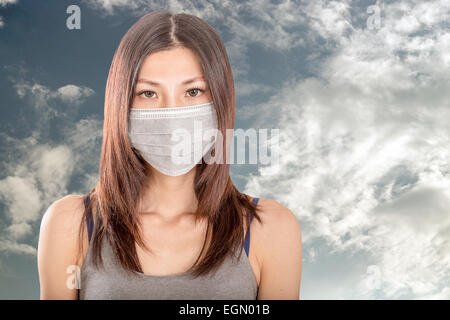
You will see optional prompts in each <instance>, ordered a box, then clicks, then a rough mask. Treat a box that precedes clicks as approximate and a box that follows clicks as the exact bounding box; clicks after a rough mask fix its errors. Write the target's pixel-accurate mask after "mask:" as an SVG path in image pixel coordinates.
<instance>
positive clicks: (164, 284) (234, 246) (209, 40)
mask: <svg viewBox="0 0 450 320" xmlns="http://www.w3.org/2000/svg"><path fill="white" fill-rule="evenodd" d="M233 81H234V80H233V76H232V71H231V67H230V63H229V60H228V56H227V54H226V50H225V47H224V45H223V43H222V41H221V39H220V37H219V36H218V34H217V33H216V32H215V30H214V29H213V28H212V27H211V26H210V25H208V24H207V23H206V22H204V21H203V20H201V19H199V18H197V17H195V16H192V15H188V14H183V13H181V14H171V13H169V12H167V11H155V12H152V13H150V14H147V15H145V16H144V17H142V18H141V19H140V20H139V21H138V22H137V23H136V24H135V25H133V26H132V27H131V29H130V30H129V31H128V32H127V33H126V34H125V36H124V37H123V38H122V40H121V42H120V44H119V47H118V49H117V51H116V53H115V55H114V58H113V61H112V64H111V68H110V71H109V75H108V80H107V85H106V94H105V114H104V115H105V119H104V128H103V145H102V152H101V159H100V176H99V181H98V183H97V185H96V186H95V187H94V188H93V189H92V190H91V191H90V192H89V193H88V194H87V195H85V196H82V195H68V196H65V197H63V198H62V199H59V200H57V201H55V202H54V203H52V204H51V206H50V207H49V208H48V210H47V211H46V213H45V214H44V217H43V219H42V223H41V230H40V238H39V247H38V268H39V278H40V288H41V299H298V298H299V290H300V280H301V267H302V247H301V231H300V226H299V223H298V221H297V219H296V217H295V215H294V214H293V213H292V212H291V211H290V210H289V209H287V208H286V207H284V206H282V205H281V204H279V203H278V202H277V201H275V200H271V199H258V198H252V197H250V196H248V195H246V194H243V193H240V192H239V191H238V190H237V189H236V188H235V186H234V185H233V183H232V181H231V179H230V175H229V164H228V163H227V162H228V161H222V163H217V162H211V163H206V162H205V161H201V160H204V156H205V155H206V153H207V152H205V151H211V150H212V152H211V155H213V154H214V153H217V152H216V151H217V150H226V149H225V148H226V147H227V145H226V144H227V140H226V139H223V140H222V141H223V143H221V142H220V141H219V140H218V139H217V136H216V140H214V139H213V140H212V141H213V144H209V145H207V148H205V149H202V150H201V151H202V152H201V153H200V154H199V156H198V154H197V156H194V157H193V158H194V160H193V161H191V162H190V163H189V162H188V163H186V162H183V163H179V162H177V163H175V162H174V161H171V157H170V155H171V154H173V151H174V143H173V142H171V140H170V138H169V137H170V134H169V130H170V129H175V128H182V129H185V130H186V132H188V133H192V132H193V123H194V120H195V121H200V122H202V124H204V125H205V127H206V128H209V129H216V130H218V132H220V133H222V135H223V137H226V133H225V131H226V129H232V128H233V127H234V117H235V90H234V83H233ZM202 141H203V139H202ZM187 145H188V146H190V145H191V144H190V142H188V143H187ZM221 148H222V149H221ZM253 217H254V219H252V218H253ZM252 221H253V223H251V222H252ZM86 230H87V233H86V232H85V231H86ZM250 235H251V237H250ZM250 248H251V250H250ZM74 275H76V277H75V280H79V282H78V281H77V282H75V283H76V285H75V286H74V285H73V283H74V282H73V279H74Z"/></svg>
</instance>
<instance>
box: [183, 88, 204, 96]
mask: <svg viewBox="0 0 450 320" xmlns="http://www.w3.org/2000/svg"><path fill="white" fill-rule="evenodd" d="M193 91H194V92H197V94H195V95H194V96H191V95H190V94H189V96H190V97H196V96H197V95H198V91H200V92H205V90H203V89H200V88H192V89H189V90H188V91H187V92H188V93H192V92H193Z"/></svg>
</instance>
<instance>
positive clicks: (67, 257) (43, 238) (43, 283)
mask: <svg viewBox="0 0 450 320" xmlns="http://www.w3.org/2000/svg"><path fill="white" fill-rule="evenodd" d="M83 213H84V204H83V196H81V195H67V196H65V197H63V198H61V199H58V200H56V201H54V202H53V203H51V204H50V206H49V207H48V208H47V210H46V211H45V213H44V215H43V217H42V221H41V227H40V232H39V243H38V272H39V282H40V289H41V299H77V291H76V290H74V289H75V288H74V287H71V286H68V285H67V279H68V276H69V275H68V272H71V270H73V268H74V267H76V266H78V267H80V266H81V263H82V262H80V261H79V260H80V257H79V255H78V252H79V251H78V249H79V244H80V240H79V230H80V223H81V219H82V217H83ZM85 241H86V242H87V236H86V239H85Z"/></svg>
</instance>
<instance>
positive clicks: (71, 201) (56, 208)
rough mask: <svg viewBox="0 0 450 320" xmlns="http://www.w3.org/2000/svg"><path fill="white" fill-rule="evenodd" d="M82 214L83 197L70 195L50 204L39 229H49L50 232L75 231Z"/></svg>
mask: <svg viewBox="0 0 450 320" xmlns="http://www.w3.org/2000/svg"><path fill="white" fill-rule="evenodd" d="M83 212H84V204H83V196H82V195H77V194H70V195H67V196H65V197H63V198H61V199H58V200H56V201H54V202H53V203H51V204H50V206H49V207H48V208H47V210H46V211H45V213H44V215H43V217H42V221H41V228H43V227H44V228H51V230H52V232H59V231H61V232H71V231H75V230H74V226H76V225H77V224H78V225H79V223H80V222H81V218H82V215H83Z"/></svg>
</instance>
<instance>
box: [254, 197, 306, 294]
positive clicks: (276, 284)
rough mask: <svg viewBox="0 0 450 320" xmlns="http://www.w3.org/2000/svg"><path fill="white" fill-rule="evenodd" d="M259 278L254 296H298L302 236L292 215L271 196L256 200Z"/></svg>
mask: <svg viewBox="0 0 450 320" xmlns="http://www.w3.org/2000/svg"><path fill="white" fill-rule="evenodd" d="M258 207H259V209H260V216H261V220H262V223H257V224H256V226H255V227H256V229H257V230H258V233H257V237H258V255H259V260H260V266H261V269H260V270H261V273H260V275H261V278H260V285H259V292H258V299H259V300H264V299H295V300H296V299H298V298H299V290H300V281H301V272H302V271H301V270H302V236H301V230H300V223H299V221H298V219H297V217H296V216H295V214H294V213H293V212H292V211H291V210H290V209H288V208H287V207H285V206H284V205H282V204H281V203H279V202H278V201H276V200H273V199H261V200H260V202H259V203H258Z"/></svg>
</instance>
